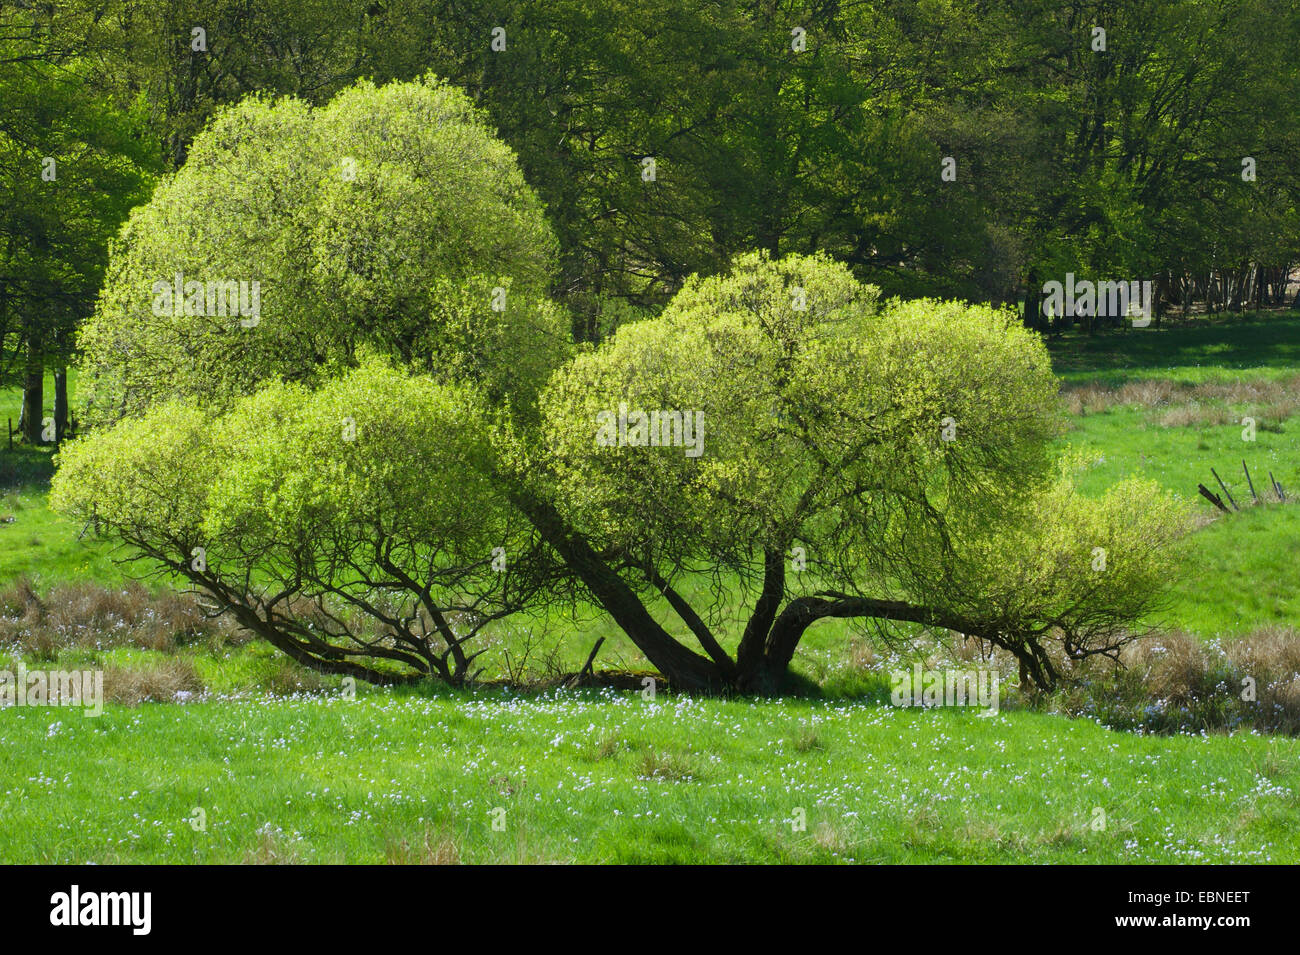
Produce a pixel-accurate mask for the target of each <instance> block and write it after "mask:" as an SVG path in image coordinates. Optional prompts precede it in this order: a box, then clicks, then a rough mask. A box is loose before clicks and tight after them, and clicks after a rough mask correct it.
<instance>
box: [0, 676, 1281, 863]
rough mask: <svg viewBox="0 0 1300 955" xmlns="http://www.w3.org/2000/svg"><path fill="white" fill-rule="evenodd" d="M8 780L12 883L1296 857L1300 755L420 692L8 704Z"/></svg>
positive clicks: (706, 706)
mask: <svg viewBox="0 0 1300 955" xmlns="http://www.w3.org/2000/svg"><path fill="white" fill-rule="evenodd" d="M813 739H815V743H810V742H809V741H810V740H813ZM0 778H2V779H3V780H4V782H0V813H2V814H3V817H4V819H5V821H6V824H5V826H4V827H0V861H3V862H6V863H15V862H31V863H56V862H57V863H84V862H96V863H112V862H143V861H149V862H455V861H459V862H515V861H523V862H724V863H725V862H966V863H983V862H1060V863H1078V862H1099V863H1100V862H1109V863H1116V862H1162V863H1182V862H1277V863H1287V862H1291V863H1293V862H1297V861H1300V841H1298V840H1297V839H1296V836H1295V832H1296V823H1297V819H1298V816H1300V795H1298V794H1300V741H1297V740H1294V739H1289V738H1268V737H1263V736H1255V735H1236V736H1232V737H1226V736H1209V737H1195V736H1180V737H1172V738H1161V737H1143V736H1134V735H1129V734H1122V733H1115V732H1111V731H1108V730H1105V729H1103V728H1101V727H1099V726H1097V725H1095V724H1093V723H1091V722H1088V721H1086V720H1065V719H1061V718H1056V717H1049V716H1043V715H1039V714H1034V713H1027V712H1015V713H1002V714H1000V715H997V716H993V717H980V716H977V715H974V714H973V713H970V712H961V711H957V710H944V709H938V710H898V709H891V708H889V707H880V706H875V705H870V704H862V703H828V702H815V701H807V700H785V701H757V702H755V701H723V700H696V699H691V698H685V697H676V698H675V697H669V696H666V695H661V696H659V697H658V698H657V699H656V700H654V701H645V700H643V699H642V698H641V697H640V695H639V694H617V693H612V692H609V693H595V692H574V693H565V694H562V695H545V696H511V695H503V694H499V693H478V694H460V693H450V692H437V691H431V692H427V693H420V692H405V693H387V692H376V693H372V694H368V695H361V696H358V697H357V699H356V700H354V701H348V700H345V699H341V698H337V697H336V698H333V699H320V698H301V699H279V700H276V699H270V700H268V699H252V700H244V701H233V700H232V701H224V702H213V703H202V704H189V705H160V704H146V705H143V706H140V707H138V708H134V709H129V708H124V707H116V706H110V707H109V708H108V709H107V711H106V712H105V714H104V715H103V716H102V717H99V718H98V719H86V718H83V717H82V716H80V715H79V714H77V713H74V712H72V711H65V712H54V711H51V710H36V709H21V710H18V709H15V710H10V711H7V712H6V713H5V714H4V719H3V720H0ZM501 810H504V812H501ZM1098 810H1100V811H1101V812H1102V813H1104V828H1094V826H1100V824H1101V821H1102V819H1103V816H1102V815H1101V814H1100V813H1099V812H1098ZM200 811H201V812H200ZM199 819H202V820H203V827H202V830H201V831H200V830H198V829H196V825H197V822H196V823H195V824H193V825H192V824H191V820H199ZM796 820H801V821H803V823H804V825H803V828H802V829H800V828H797V827H796V825H795V822H796ZM494 821H498V824H499V825H500V826H501V828H493V822H494Z"/></svg>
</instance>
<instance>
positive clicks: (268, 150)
mask: <svg viewBox="0 0 1300 955" xmlns="http://www.w3.org/2000/svg"><path fill="white" fill-rule="evenodd" d="M553 259H554V241H553V239H552V238H551V235H550V231H549V229H548V228H547V226H546V222H545V218H544V216H543V213H542V210H541V207H540V205H539V203H538V202H537V200H536V198H535V196H534V195H533V194H532V193H531V191H530V190H529V189H528V187H527V185H526V184H525V183H524V182H523V180H522V177H521V176H520V175H519V172H518V169H517V167H516V165H515V162H514V157H513V156H512V155H511V154H510V152H509V150H508V149H506V148H505V147H503V146H501V145H500V144H499V143H498V142H496V141H495V140H494V139H493V138H492V136H491V135H490V133H489V132H488V131H487V129H486V128H485V127H484V125H483V123H482V121H481V120H480V119H479V118H478V116H477V114H476V113H475V112H474V110H473V109H472V108H471V107H470V105H469V104H468V102H467V101H466V99H465V97H464V96H463V95H461V94H459V93H457V92H456V91H454V90H452V89H449V88H448V87H446V86H445V85H442V84H439V83H437V82H436V81H433V80H428V81H424V82H420V83H410V84H394V85H390V86H386V87H383V88H381V89H376V88H374V87H372V86H369V85H364V84H363V85H361V86H358V87H356V88H354V89H352V90H350V91H348V92H346V93H344V94H342V95H341V96H340V97H339V98H337V99H336V100H335V101H333V102H332V103H330V104H329V105H328V106H326V107H324V108H321V109H311V108H308V107H306V106H304V105H302V104H300V103H297V102H295V101H293V100H281V101H277V102H267V101H260V100H254V101H250V102H247V103H245V104H243V105H241V106H240V107H238V108H236V109H233V110H230V111H227V112H225V113H223V114H221V115H220V116H219V117H218V119H217V120H216V121H215V122H214V124H213V125H212V126H211V127H209V129H208V130H207V131H205V133H204V134H203V135H201V136H200V137H199V138H198V139H196V140H195V143H194V146H193V148H192V150H191V153H190V158H189V161H188V162H187V163H186V165H185V166H184V167H183V168H182V169H181V170H180V171H179V172H178V173H177V174H176V175H175V176H174V177H173V178H171V179H169V180H168V181H166V182H165V183H164V184H163V185H162V186H161V187H160V188H159V190H158V192H157V194H156V195H155V197H154V199H153V200H152V201H151V202H150V203H149V204H148V205H147V206H145V207H143V208H142V209H140V210H138V211H137V213H136V214H135V215H133V217H132V219H131V221H130V222H129V223H128V225H127V227H126V229H125V230H124V232H123V235H122V239H121V242H120V244H119V246H118V247H117V249H116V250H115V253H114V258H113V262H112V265H111V267H110V280H109V283H108V284H107V286H106V288H105V290H104V292H103V295H102V296H101V299H100V304H99V308H98V310H97V312H96V315H95V318H94V320H93V322H92V323H91V324H90V325H89V326H88V328H87V330H86V332H85V334H84V336H83V347H84V350H85V355H86V368H85V370H84V374H85V379H84V380H86V381H88V382H90V388H89V392H88V393H89V398H88V400H89V403H90V408H91V411H92V412H93V413H92V414H90V415H88V417H90V418H91V419H92V420H93V421H95V422H96V423H97V425H98V429H97V431H96V433H94V434H92V435H90V436H88V437H86V438H85V439H83V440H81V441H79V442H77V443H74V444H73V445H71V446H70V447H69V449H68V450H67V451H66V452H65V456H64V461H63V467H62V469H61V471H60V472H59V474H58V475H57V477H56V482H55V490H54V496H53V501H54V503H55V505H56V506H57V507H60V508H62V509H63V510H65V511H67V512H69V513H72V514H75V515H77V516H80V517H82V518H84V519H86V520H88V521H92V522H94V524H95V525H96V526H98V527H99V528H101V530H102V531H103V532H105V533H108V534H110V535H113V536H115V537H116V538H118V539H119V540H121V541H123V542H124V543H126V544H127V545H128V546H129V547H130V548H131V552H132V553H134V554H137V555H141V556H144V557H147V558H148V559H149V560H150V561H152V562H154V564H155V565H157V566H159V567H162V568H164V569H166V570H169V571H171V572H173V573H176V574H179V575H182V576H184V577H186V578H188V579H189V580H190V581H192V582H193V583H194V584H195V585H196V586H198V587H200V588H202V589H203V590H205V591H206V592H207V593H208V594H210V595H211V596H212V597H213V598H214V599H215V601H216V602H217V604H218V605H219V606H220V607H222V608H224V609H226V610H228V611H230V612H232V613H234V614H235V615H236V616H237V617H238V619H239V620H240V621H241V622H242V623H243V624H244V625H245V626H246V627H248V628H249V629H251V630H253V631H254V632H257V633H259V634H261V635H262V636H264V637H265V638H266V639H268V640H269V641H271V642H272V643H274V644H275V645H277V646H279V647H281V648H282V649H284V650H285V651H286V652H289V653H290V654H291V655H293V656H294V657H295V658H296V659H299V660H300V661H302V662H304V663H307V664H308V665H311V666H315V667H317V668H319V669H322V670H325V671H328V672H349V673H355V674H357V675H360V676H363V677H366V678H368V679H374V680H380V681H384V680H397V679H414V678H419V677H421V676H425V675H432V676H436V677H440V678H442V679H446V680H449V681H452V682H458V681H462V680H465V679H467V678H469V677H472V675H473V673H474V669H473V668H472V664H473V659H472V654H473V653H474V652H475V651H473V650H472V649H468V648H466V646H465V644H466V641H468V640H470V639H471V638H472V637H473V636H475V635H477V634H478V633H480V632H481V631H482V629H483V628H484V627H485V626H487V625H489V624H490V623H492V622H493V621H496V620H499V619H502V618H503V617H506V616H508V615H510V614H514V613H518V612H521V611H526V610H530V609H537V608H539V607H545V606H547V605H548V604H549V603H550V602H553V601H556V600H571V599H579V600H583V601H587V602H590V603H593V604H595V605H597V606H599V607H600V608H602V609H603V610H604V611H606V612H607V613H608V614H609V615H610V616H611V617H612V618H613V620H614V621H615V622H616V623H617V624H618V625H619V626H620V627H621V628H622V629H623V630H624V631H625V632H626V633H627V634H628V636H629V638H630V639H631V640H632V641H633V642H634V643H635V644H636V646H637V647H638V648H639V649H640V650H641V651H642V653H644V655H645V656H646V658H647V659H648V660H649V661H650V662H651V664H653V665H654V666H655V667H657V668H658V669H659V670H660V671H661V672H662V673H663V674H664V675H665V676H666V677H667V678H668V679H669V680H670V681H671V682H672V683H674V684H675V685H677V686H679V687H681V688H685V689H691V690H702V691H727V690H740V691H757V692H767V691H774V690H779V689H780V688H781V686H782V684H783V679H784V676H785V674H786V671H787V669H788V667H789V664H790V662H791V659H792V658H793V655H794V653H795V651H796V649H797V646H798V644H799V641H800V639H801V638H802V636H803V634H804V633H805V632H806V631H807V629H808V628H809V627H810V626H813V625H814V624H816V622H817V621H819V620H823V619H827V618H861V619H864V620H865V619H875V620H892V621H908V622H912V623H916V624H922V625H926V626H930V627H934V628H944V629H948V630H955V631H958V632H960V633H963V634H966V635H969V636H973V637H975V638H978V639H980V640H983V641H986V642H988V643H990V644H993V645H996V646H1000V647H1003V648H1005V649H1006V650H1008V651H1009V652H1011V653H1013V654H1014V655H1015V656H1016V657H1017V658H1018V659H1019V660H1020V662H1021V666H1022V672H1023V674H1024V676H1025V677H1026V678H1027V679H1028V680H1031V681H1033V682H1035V683H1037V684H1039V685H1050V684H1052V683H1053V682H1054V681H1055V680H1056V679H1057V677H1058V673H1059V669H1060V662H1059V661H1060V660H1061V659H1062V658H1070V657H1072V658H1076V659H1077V658H1081V657H1086V656H1090V655H1093V654H1099V653H1100V654H1114V653H1116V652H1117V651H1118V649H1119V647H1120V646H1121V645H1122V644H1123V643H1124V642H1125V641H1126V640H1128V639H1130V638H1131V637H1132V636H1133V635H1134V633H1135V632H1136V628H1138V627H1140V626H1141V623H1142V621H1143V620H1144V619H1145V618H1146V616H1147V614H1148V613H1149V611H1150V610H1151V609H1152V607H1153V606H1154V605H1155V603H1156V602H1157V601H1158V599H1159V594H1160V593H1161V590H1162V585H1163V582H1164V579H1165V577H1166V576H1167V574H1168V572H1169V570H1170V567H1171V566H1172V565H1171V559H1172V557H1171V555H1172V553H1173V549H1172V544H1173V542H1174V540H1175V538H1176V537H1177V536H1178V533H1179V530H1180V521H1179V519H1178V515H1177V513H1176V511H1175V508H1174V507H1173V506H1172V505H1171V504H1170V503H1169V502H1168V501H1166V500H1165V499H1164V498H1162V497H1161V496H1160V495H1159V494H1158V492H1157V491H1156V490H1155V489H1154V488H1153V487H1151V486H1149V485H1144V484H1140V483H1127V484H1124V485H1121V486H1119V487H1117V488H1115V489H1113V490H1112V491H1111V492H1110V493H1109V494H1108V495H1106V496H1105V497H1103V498H1101V499H1090V498H1086V497H1083V496H1081V495H1079V494H1078V493H1077V492H1076V491H1075V490H1074V489H1073V487H1072V486H1071V483H1070V477H1069V470H1068V468H1064V467H1062V465H1061V462H1059V461H1058V460H1057V459H1056V456H1055V454H1054V453H1053V448H1054V446H1055V445H1054V444H1053V441H1054V438H1055V437H1056V436H1057V434H1058V426H1059V421H1058V418H1057V411H1056V398H1055V390H1056V385H1055V380H1054V378H1053V376H1052V374H1051V370H1050V367H1049V364H1048V360H1047V356H1046V353H1045V351H1044V349H1043V346H1042V344H1041V343H1040V342H1039V341H1038V340H1037V339H1036V338H1035V337H1034V336H1033V335H1032V334H1031V333H1028V332H1026V331H1024V330H1023V329H1022V328H1020V327H1019V326H1018V324H1017V322H1016V321H1015V319H1014V318H1013V317H1012V316H1010V314H1009V313H1006V312H999V311H994V310H990V309H987V308H981V307H970V306H966V305H961V304H956V303H944V302H936V301H915V302H908V303H900V302H897V301H894V302H890V303H886V304H882V303H881V302H880V301H879V296H878V293H877V292H876V290H875V289H873V288H871V287H869V286H864V285H862V284H860V283H859V282H857V281H856V280H855V279H854V278H853V276H852V275H851V274H850V273H849V271H848V270H847V269H846V268H844V267H843V266H841V265H839V264H836V263H834V262H833V261H831V260H829V259H827V258H825V257H819V256H811V257H808V256H791V257H787V258H785V259H780V260H773V259H771V258H769V257H768V256H767V255H766V254H763V253H754V254H750V255H746V256H742V257H741V258H739V259H738V260H736V261H735V262H734V263H733V264H732V267H731V269H730V271H729V272H728V273H727V274H724V275H715V276H711V277H699V278H693V279H691V280H690V281H688V282H687V284H686V286H685V287H684V288H683V289H682V291H681V292H680V293H679V294H678V295H677V296H676V297H675V298H674V299H673V300H672V301H671V303H670V305H669V306H668V308H667V309H666V310H665V311H664V312H663V313H662V314H661V315H659V316H657V317H654V318H650V319H646V320H643V321H638V322H633V323H629V324H626V325H624V326H623V327H622V328H620V330H619V331H618V333H617V334H616V335H615V336H614V337H613V338H612V339H610V340H608V341H606V342H604V343H602V344H601V345H600V346H598V347H595V348H591V347H587V348H585V349H574V348H573V347H572V346H571V345H570V343H569V342H568V341H567V340H566V338H565V330H566V329H567V327H568V322H567V320H566V319H565V317H564V316H563V315H561V314H560V313H559V311H558V310H557V309H556V308H554V307H553V306H552V305H550V304H549V303H548V300H547V298H546V294H545V293H546V283H547V281H548V279H549V277H550V275H551V274H552V268H553ZM254 279H256V280H257V281H258V282H259V288H260V299H259V308H258V309H257V311H258V314H257V315H256V316H247V315H244V314H243V311H244V310H243V309H241V310H237V313H236V314H230V313H229V310H227V314H224V315H223V314H215V315H214V314H212V309H211V308H210V307H208V306H209V305H210V302H209V298H208V292H207V287H208V283H215V284H216V286H217V287H218V290H219V289H220V286H221V283H222V282H234V283H236V284H237V283H238V282H250V281H252V280H254ZM169 281H170V282H172V283H173V286H172V287H173V289H174V290H177V292H176V293H174V294H164V292H165V291H166V286H167V283H168V282H169ZM160 282H161V283H162V284H161V285H159V283H160ZM191 282H192V283H194V284H193V286H192V292H191V290H190V289H191V286H190V284H189V283H191ZM160 298H161V299H162V300H163V305H164V307H161V308H160V307H159V299H160ZM168 299H171V300H172V301H171V302H170V304H171V305H172V306H173V307H171V308H168V307H165V306H166V305H167V304H168V303H167V300H168ZM178 302H180V304H181V305H182V306H183V307H176V306H177V304H178ZM191 302H192V303H193V304H192V305H191ZM253 318H255V319H256V320H255V321H254V320H251V319H253ZM196 552H198V553H199V554H201V556H202V559H201V560H199V559H197V558H196ZM700 580H704V581H709V582H712V583H713V584H714V587H713V588H712V589H713V590H714V591H715V592H727V593H734V594H738V595H739V598H740V600H741V601H743V603H738V602H737V601H734V600H733V601H730V602H726V601H724V604H725V612H722V613H719V612H718V609H717V607H716V606H712V607H711V606H701V605H700V604H699V603H698V602H692V600H690V599H688V598H687V597H686V596H684V595H685V594H690V593H692V592H693V591H694V592H698V591H699V589H700V588H698V587H695V588H692V587H688V586H686V585H685V582H687V581H693V582H697V583H698V582H699V581H700ZM705 589H708V588H705ZM663 608H666V609H663ZM670 615H671V617H673V618H676V621H674V620H672V619H670ZM674 631H675V632H678V633H685V634H688V635H689V636H687V637H686V638H685V639H678V637H677V636H675V635H674Z"/></svg>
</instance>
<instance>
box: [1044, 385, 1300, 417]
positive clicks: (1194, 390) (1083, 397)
mask: <svg viewBox="0 0 1300 955" xmlns="http://www.w3.org/2000/svg"><path fill="white" fill-rule="evenodd" d="M1061 403H1062V405H1063V406H1064V408H1065V410H1066V411H1067V412H1068V413H1069V414H1072V415H1080V416H1081V415H1090V414H1104V413H1105V412H1107V411H1109V410H1111V409H1112V408H1131V407H1136V408H1146V409H1149V410H1150V411H1152V412H1153V417H1152V420H1153V421H1154V422H1155V423H1156V424H1157V425H1159V426H1160V427H1162V428H1188V427H1214V426H1219V425H1224V424H1239V423H1240V422H1241V419H1242V417H1243V416H1244V415H1249V416H1250V417H1252V418H1255V419H1256V420H1257V422H1258V425H1257V426H1258V427H1259V428H1261V429H1262V430H1266V431H1267V430H1276V429H1278V428H1279V427H1280V426H1281V423H1282V422H1284V421H1286V420H1287V419H1289V418H1292V417H1294V416H1295V415H1296V414H1297V413H1300V375H1294V376H1292V377H1290V378H1285V379H1277V380H1243V381H1230V382H1203V383H1201V384H1195V385H1193V384H1190V383H1187V382H1176V381H1172V380H1170V379H1166V378H1151V379H1141V380H1136V381H1128V382H1125V383H1124V384H1122V385H1120V386H1119V387H1117V388H1112V387H1107V386H1105V385H1099V384H1085V385H1066V386H1065V387H1064V388H1063V389H1062V391H1061Z"/></svg>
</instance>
